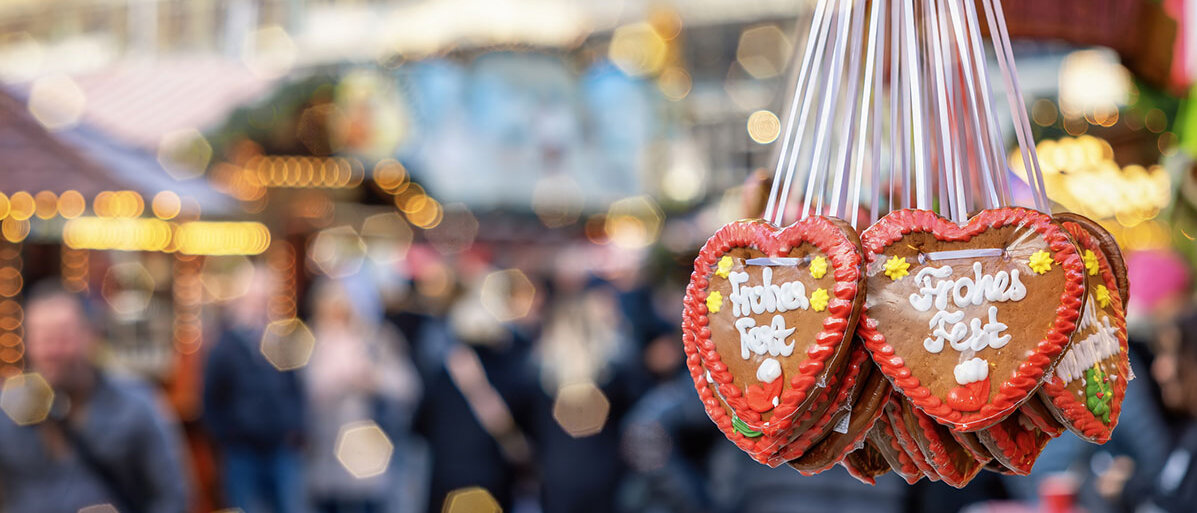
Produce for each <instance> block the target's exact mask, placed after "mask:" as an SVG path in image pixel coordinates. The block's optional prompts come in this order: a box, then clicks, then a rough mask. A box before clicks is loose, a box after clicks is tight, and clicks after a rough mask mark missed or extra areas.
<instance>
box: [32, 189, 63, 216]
mask: <svg viewBox="0 0 1197 513" xmlns="http://www.w3.org/2000/svg"><path fill="white" fill-rule="evenodd" d="M33 205H34V207H33V208H34V210H33V214H34V215H36V216H37V217H38V219H49V218H51V217H54V216H55V215H56V214H58V195H57V194H54V192H52V191H40V192H38V193H37V194H36V195H34V196H33Z"/></svg>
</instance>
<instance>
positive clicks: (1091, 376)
mask: <svg viewBox="0 0 1197 513" xmlns="http://www.w3.org/2000/svg"><path fill="white" fill-rule="evenodd" d="M1113 399H1114V391H1113V387H1111V386H1110V379H1109V377H1108V376H1107V375H1106V373H1105V371H1102V370H1101V367H1100V366H1098V365H1097V364H1094V365H1093V366H1092V367H1090V368H1088V369H1085V406H1086V407H1087V408H1089V411H1090V412H1092V413H1093V415H1094V416H1095V417H1100V418H1101V420H1102V422H1105V423H1106V424H1109V423H1110V403H1111V401H1113Z"/></svg>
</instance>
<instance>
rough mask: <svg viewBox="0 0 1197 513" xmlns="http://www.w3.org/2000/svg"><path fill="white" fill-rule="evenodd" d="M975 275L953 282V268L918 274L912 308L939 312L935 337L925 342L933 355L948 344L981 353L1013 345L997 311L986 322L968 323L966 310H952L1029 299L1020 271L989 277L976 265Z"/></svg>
mask: <svg viewBox="0 0 1197 513" xmlns="http://www.w3.org/2000/svg"><path fill="white" fill-rule="evenodd" d="M972 271H973V275H972V276H971V277H970V276H961V277H959V278H955V279H953V278H952V277H951V276H952V266H950V265H944V266H940V267H924V268H922V269H920V270H919V272H918V273H916V274H915V277H914V283H915V284H916V285H917V286H918V287H919V289H918V292H916V293H914V294H911V295H910V306H912V307H913V308H914V309H915V310H918V311H920V312H928V311H931V309H932V307H934V309H935V314H934V315H933V316H932V317H931V322H930V323H929V325H928V328H929V329H930V330H931V336H930V337H927V338H924V339H923V349H926V350H927V352H930V353H939V352H941V351H943V347H944V344H945V343H947V344H948V345H950V346H951V347H952V349H955V350H956V351H960V352H964V351H973V352H976V351H980V350H982V349H985V348H986V347H991V348H994V349H1000V348H1002V347H1005V345H1006V344H1008V343H1009V342H1010V338H1011V336H1010V335H1003V334H1002V333H1003V332H1004V331H1006V329H1007V328H1008V326H1007V325H1006V324H1004V323H1001V322H998V318H997V313H998V310H997V307H996V306H994V305H989V307H988V308H987V309H986V313H987V316H986V318H984V319H982V318H971V319H967V320H966V319H965V315H964V312H963V311H962V310H952V309H949V306H948V305H949V300H950V301H951V304H952V305H953V306H955V308H959V309H964V308H966V307H974V306H983V305H985V304H987V303H995V302H1006V301H1021V300H1022V299H1023V298H1025V297H1026V295H1027V289H1026V286H1024V285H1023V283H1022V280H1020V279H1019V272H1018V270H1017V269H1015V270H1012V271H1010V272H1006V271H998V272H996V273H993V274H985V273H984V269H983V267H982V266H981V262H973V265H972Z"/></svg>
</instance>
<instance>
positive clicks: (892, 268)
mask: <svg viewBox="0 0 1197 513" xmlns="http://www.w3.org/2000/svg"><path fill="white" fill-rule="evenodd" d="M908 269H910V264H909V263H907V262H906V258H905V257H896V256H892V257H889V260H886V261H885V275H886V276H889V279H891V280H894V281H897V280H900V279H902V277H903V276H906V275H908V274H910V273H909V272H908V271H907V270H908Z"/></svg>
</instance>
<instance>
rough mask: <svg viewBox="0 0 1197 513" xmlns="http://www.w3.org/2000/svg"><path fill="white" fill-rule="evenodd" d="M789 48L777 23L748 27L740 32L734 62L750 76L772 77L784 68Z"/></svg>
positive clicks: (758, 77) (787, 41)
mask: <svg viewBox="0 0 1197 513" xmlns="http://www.w3.org/2000/svg"><path fill="white" fill-rule="evenodd" d="M791 48H793V47H792V46H791V45H790V42H789V40H788V39H787V38H786V35H785V33H784V32H782V31H781V29H780V28H778V27H777V25H772V24H770V25H761V26H756V27H750V28H747V29H745V30H744V32H742V33H740V42H739V44H738V45H736V62H739V63H740V66H741V67H743V68H744V71H747V72H748V74H749V75H752V78H755V79H766V78H773V77H775V76H777V75H778V74H779V73H781V70H782V69H784V68H785V63H786V60H788V59H789V58H790V49H791Z"/></svg>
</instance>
